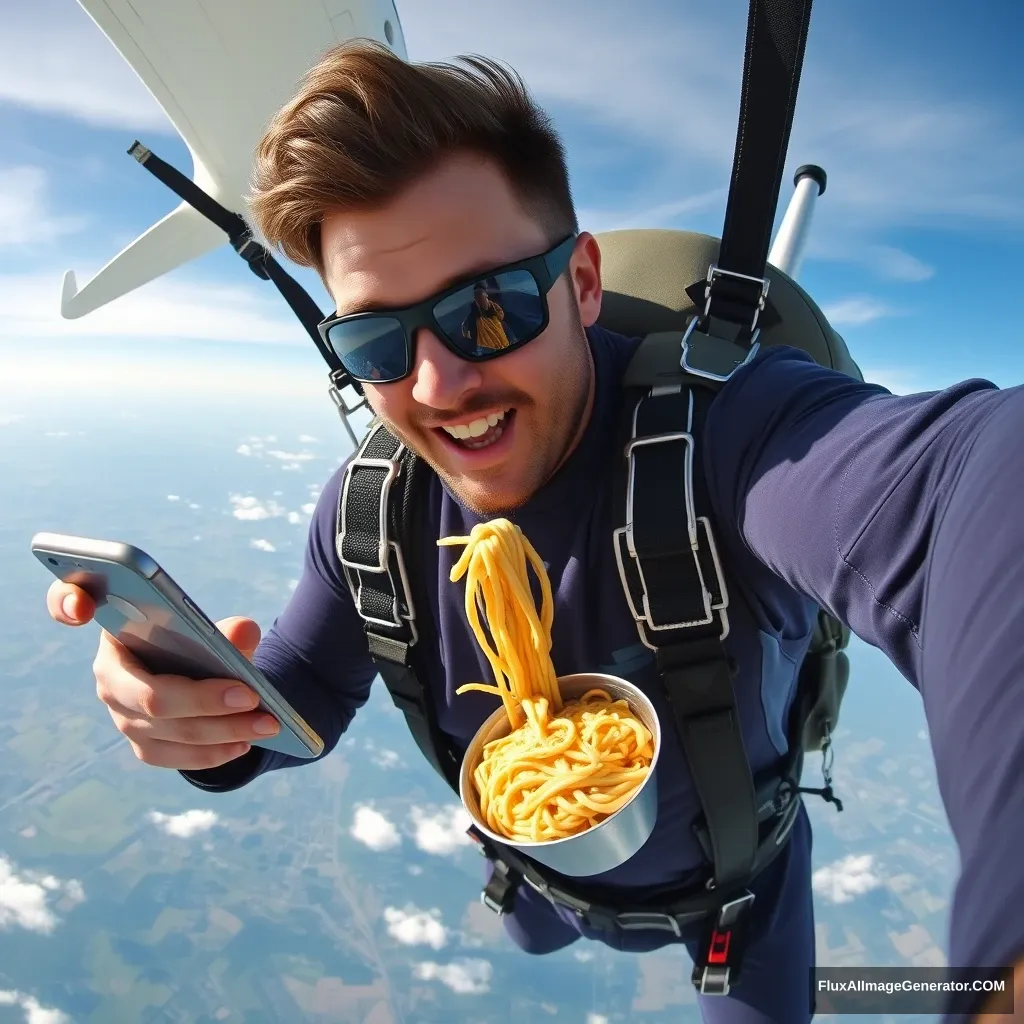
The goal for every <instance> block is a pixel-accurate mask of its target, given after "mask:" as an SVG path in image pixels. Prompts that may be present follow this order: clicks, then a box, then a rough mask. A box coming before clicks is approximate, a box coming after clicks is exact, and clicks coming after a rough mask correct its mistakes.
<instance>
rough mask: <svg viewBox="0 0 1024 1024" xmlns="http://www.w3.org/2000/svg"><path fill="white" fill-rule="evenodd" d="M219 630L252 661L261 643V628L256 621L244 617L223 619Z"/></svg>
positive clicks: (234, 616)
mask: <svg viewBox="0 0 1024 1024" xmlns="http://www.w3.org/2000/svg"><path fill="white" fill-rule="evenodd" d="M217 628H218V629H219V630H220V631H221V632H222V633H223V634H224V636H226V637H227V638H228V640H230V641H231V642H232V643H233V644H234V645H235V646H236V647H237V648H238V649H239V650H240V651H241V652H242V653H243V654H244V655H245V656H246V657H247V658H248V659H249V660H250V661H252V655H253V651H255V650H256V645H257V644H258V643H259V642H260V627H259V624H258V623H257V622H256V621H255V620H254V619H247V618H245V617H244V616H242V615H231V616H229V617H228V618H226V619H221V620H220V622H218V623H217Z"/></svg>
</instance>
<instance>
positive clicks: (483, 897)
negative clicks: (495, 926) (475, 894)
mask: <svg viewBox="0 0 1024 1024" xmlns="http://www.w3.org/2000/svg"><path fill="white" fill-rule="evenodd" d="M480 902H481V903H482V904H483V905H484V906H485V907H486V908H487V909H488V910H492V911H494V913H495V914H497V915H498V917H504V916H505V911H504V910H502V909H501V905H500V904H499V903H498V902H497V901H496V900H492V899H491V897H490V896H488V895H487V892H486V890H483V889H482V890H481V891H480Z"/></svg>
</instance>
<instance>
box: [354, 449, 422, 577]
mask: <svg viewBox="0 0 1024 1024" xmlns="http://www.w3.org/2000/svg"><path fill="white" fill-rule="evenodd" d="M404 449H405V445H399V447H398V451H397V452H395V457H394V458H393V459H366V458H362V457H361V456H356V458H354V459H353V460H352V461H351V463H349V465H350V467H351V469H350V470H349V471H348V472H347V473H346V474H345V489H344V492H343V493H342V496H341V507H342V508H343V509H348V492H349V486H350V484H351V482H352V472H353V471H354V470H356V469H361V468H362V469H383V470H385V476H384V483H383V485H382V486H381V491H380V507H379V508H378V509H377V538H378V544H377V564H376V565H366V564H365V563H363V562H353V561H351V560H350V559H347V558H345V555H344V550H345V537H346V536H347V534H348V517H347V516H346V518H345V528H344V529H343V530H342V531H341V536H340V537H339V538H338V558H339V559H340V561H341V564H342V565H343V566H345V567H346V568H347V569H356V570H358V571H359V572H387V571H388V561H387V559H388V495H389V493H390V491H391V485H392V484H393V483H394V482H395V480H396V479H397V478H398V474H399V472H400V469H401V467H400V466H399V463H398V459H399V456H401V454H402V452H403V450H404Z"/></svg>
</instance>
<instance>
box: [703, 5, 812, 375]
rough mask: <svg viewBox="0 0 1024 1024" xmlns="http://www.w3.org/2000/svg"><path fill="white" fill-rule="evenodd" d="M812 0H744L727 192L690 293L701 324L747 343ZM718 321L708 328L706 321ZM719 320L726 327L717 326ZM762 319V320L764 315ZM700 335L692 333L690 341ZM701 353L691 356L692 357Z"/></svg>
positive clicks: (761, 291)
mask: <svg viewBox="0 0 1024 1024" xmlns="http://www.w3.org/2000/svg"><path fill="white" fill-rule="evenodd" d="M810 19H811V0H750V8H749V12H748V17H747V40H746V52H745V55H744V60H743V84H742V88H741V92H740V113H739V122H738V126H737V131H736V149H735V153H734V156H733V166H732V178H731V179H730V182H729V198H728V200H727V202H726V211H725V223H724V225H723V228H722V244H721V247H720V249H719V255H718V262H717V264H716V265H715V266H714V267H712V268H710V269H709V272H708V278H707V280H706V281H701V282H697V283H696V284H694V285H693V286H692V287H691V288H689V289H687V291H688V293H689V294H690V295H691V297H692V298H694V300H695V301H697V302H698V305H699V299H698V297H697V293H698V291H700V292H703V299H704V306H703V310H702V312H701V314H700V316H699V323H700V326H699V330H700V332H702V333H704V334H709V333H710V334H713V335H715V336H716V337H719V338H727V339H728V340H730V341H734V342H736V343H737V344H738V345H739V346H740V347H741V349H749V348H751V347H752V346H753V344H754V342H755V339H756V336H757V335H756V326H757V323H758V319H759V317H761V316H762V314H763V313H764V311H765V306H766V300H767V285H766V282H765V281H764V276H765V265H766V263H767V260H768V249H769V245H770V242H771V233H772V227H773V226H774V223H775V212H776V209H777V207H778V203H779V190H780V188H781V185H782V172H783V169H784V167H785V163H786V153H787V151H788V149H789V137H790V132H791V129H792V126H793V114H794V111H795V110H796V98H797V90H798V87H799V84H800V72H801V69H802V67H803V59H804V50H805V48H806V44H807V32H808V28H809V25H810ZM712 321H715V322H716V324H717V325H718V326H716V327H715V328H712V326H711V322H712ZM723 322H724V323H725V324H728V325H730V327H731V329H726V330H723V329H722V326H721V325H722V324H723ZM762 322H763V321H762ZM699 343H700V339H699V338H696V339H694V345H695V347H700V346H699ZM701 358H702V356H700V355H699V354H698V355H696V356H695V360H694V364H695V365H698V364H699V362H700V359H701Z"/></svg>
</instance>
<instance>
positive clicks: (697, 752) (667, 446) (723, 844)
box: [614, 383, 759, 890]
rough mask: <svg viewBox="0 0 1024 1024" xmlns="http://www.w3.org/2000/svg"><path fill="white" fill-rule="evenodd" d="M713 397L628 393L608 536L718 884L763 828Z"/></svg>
mask: <svg viewBox="0 0 1024 1024" xmlns="http://www.w3.org/2000/svg"><path fill="white" fill-rule="evenodd" d="M712 397H713V395H712V393H711V392H708V391H705V390H704V389H703V388H700V389H698V388H690V387H687V386H685V385H683V384H680V383H674V384H669V385H659V386H656V387H653V388H646V389H629V390H628V391H627V400H626V403H625V424H624V430H623V435H624V438H625V441H624V445H623V453H624V457H623V459H622V461H621V465H620V474H621V476H622V479H621V482H620V484H619V486H617V487H616V495H617V497H618V499H619V501H618V507H617V509H616V512H617V522H618V523H619V524H620V525H618V527H617V529H616V530H615V534H614V540H615V556H616V560H617V563H618V567H619V575H620V577H621V581H622V586H623V589H624V591H625V594H626V599H627V603H628V604H629V609H630V612H631V614H632V616H633V619H634V620H635V622H636V626H637V631H638V633H639V635H640V640H641V641H642V642H643V644H644V645H645V646H646V647H648V648H649V649H650V650H651V651H653V652H654V655H655V660H656V663H657V667H658V673H659V675H660V677H661V681H662V685H663V687H664V692H665V695H666V697H667V699H668V704H669V707H670V708H671V710H672V716H673V720H674V723H675V727H676V731H677V733H678V735H679V740H680V743H681V745H682V748H683V752H684V754H685V756H686V761H687V764H688V766H689V769H690V774H691V776H692V778H693V785H694V788H695V790H696V792H697V796H698V798H699V800H700V804H701V809H702V812H703V813H702V817H701V819H700V820H698V822H697V823H695V831H696V832H697V836H698V838H699V839H700V840H701V841H702V845H703V846H704V848H705V850H707V851H709V854H710V858H709V859H710V860H711V862H712V865H713V874H712V878H713V884H714V885H715V886H716V887H717V888H720V889H722V890H728V889H730V888H732V887H734V886H737V885H743V884H746V883H747V881H749V879H750V877H751V875H752V872H753V869H754V862H755V856H756V853H757V847H758V838H759V837H758V820H757V818H758V816H757V802H756V798H755V791H754V781H753V777H752V775H751V771H750V764H749V762H748V759H747V754H746V750H745V748H744V744H743V737H742V734H741V731H740V720H739V712H738V710H737V707H736V696H735V692H734V690H733V683H732V680H733V675H734V673H735V666H734V665H733V663H732V661H731V659H730V658H729V656H728V654H727V653H726V650H725V647H724V646H723V644H722V641H723V640H724V639H725V637H726V636H727V634H728V632H729V617H728V608H729V593H728V588H727V586H726V581H725V577H724V574H723V572H722V566H721V563H720V561H719V558H718V552H717V550H716V547H715V541H714V534H713V531H712V527H711V522H710V520H709V518H708V504H709V502H708V496H707V493H706V486H705V483H704V472H703V459H702V454H701V449H700V440H699V439H700V438H701V436H702V435H701V431H700V427H701V426H702V424H703V421H704V413H705V411H706V407H707V405H708V404H709V403H710V399H711V398H712ZM702 833H703V834H702Z"/></svg>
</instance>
